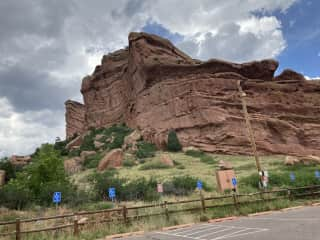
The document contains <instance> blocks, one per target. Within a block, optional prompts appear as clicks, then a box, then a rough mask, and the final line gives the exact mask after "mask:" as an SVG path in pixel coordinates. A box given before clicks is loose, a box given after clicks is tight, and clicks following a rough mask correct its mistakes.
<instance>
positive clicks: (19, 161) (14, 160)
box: [9, 155, 32, 166]
mask: <svg viewBox="0 0 320 240" xmlns="http://www.w3.org/2000/svg"><path fill="white" fill-rule="evenodd" d="M31 160H32V159H31V156H17V155H13V156H12V157H11V158H10V159H9V161H10V163H11V164H12V165H14V166H24V165H27V164H28V163H30V162H31Z"/></svg>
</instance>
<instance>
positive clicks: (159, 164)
mask: <svg viewBox="0 0 320 240" xmlns="http://www.w3.org/2000/svg"><path fill="white" fill-rule="evenodd" d="M167 168H171V167H170V166H169V165H167V164H164V163H162V162H158V161H153V162H147V163H144V164H143V165H142V166H141V167H140V168H139V170H150V169H167Z"/></svg>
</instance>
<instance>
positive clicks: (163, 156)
mask: <svg viewBox="0 0 320 240" xmlns="http://www.w3.org/2000/svg"><path fill="white" fill-rule="evenodd" d="M160 162H161V163H163V164H165V165H167V166H170V167H173V166H174V162H173V161H172V159H171V158H170V156H169V155H168V154H161V156H160Z"/></svg>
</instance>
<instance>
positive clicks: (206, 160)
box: [200, 154, 217, 164]
mask: <svg viewBox="0 0 320 240" xmlns="http://www.w3.org/2000/svg"><path fill="white" fill-rule="evenodd" d="M200 161H201V162H203V163H207V164H215V163H217V161H216V160H215V159H214V158H213V157H212V156H210V155H206V154H205V155H203V156H201V157H200Z"/></svg>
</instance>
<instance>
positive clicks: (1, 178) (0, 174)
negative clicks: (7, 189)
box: [0, 170, 6, 187]
mask: <svg viewBox="0 0 320 240" xmlns="http://www.w3.org/2000/svg"><path fill="white" fill-rule="evenodd" d="M5 183H6V171H4V170H0V187H1V186H3V185H4V184H5Z"/></svg>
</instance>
